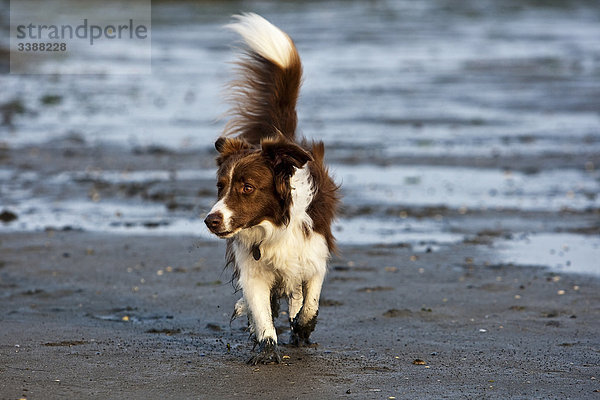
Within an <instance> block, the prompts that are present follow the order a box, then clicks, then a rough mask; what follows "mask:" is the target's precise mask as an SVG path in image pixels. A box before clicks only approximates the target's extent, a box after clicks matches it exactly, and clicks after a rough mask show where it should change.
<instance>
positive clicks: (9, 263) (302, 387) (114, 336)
mask: <svg viewBox="0 0 600 400" xmlns="http://www.w3.org/2000/svg"><path fill="white" fill-rule="evenodd" d="M0 240H1V247H0V249H1V250H2V257H1V260H0V277H1V280H0V285H1V286H2V299H1V301H0V304H1V310H2V311H1V315H0V319H1V324H2V329H1V330H0V343H1V345H0V365H1V366H0V372H1V374H2V377H3V378H2V380H1V383H0V393H1V397H2V398H5V399H17V398H25V397H26V398H30V399H36V398H40V399H41V398H46V399H49V398H65V397H66V398H122V397H126V398H140V399H141V398H258V397H265V396H266V397H270V398H306V399H309V398H315V394H316V393H318V396H319V397H322V398H356V399H364V398H372V399H382V398H383V399H387V398H390V397H396V398H509V397H510V398H528V399H530V398H561V399H562V398H571V399H586V398H590V399H593V398H597V396H598V393H597V392H598V390H600V384H599V383H598V380H597V379H598V378H599V376H598V375H599V374H598V372H599V369H598V365H599V363H600V343H599V341H598V332H599V331H600V308H599V307H598V304H600V282H599V281H598V279H592V278H589V277H585V276H577V275H568V274H557V273H551V272H549V271H547V270H545V269H542V268H531V267H517V266H511V265H501V264H499V265H488V264H487V263H486V257H487V256H488V254H487V252H486V250H485V249H482V248H480V246H473V245H468V244H461V245H456V246H452V247H449V248H447V249H445V250H443V251H439V252H433V253H415V252H414V251H412V250H411V249H410V248H407V247H404V248H403V247H388V246H375V247H360V246H357V247H347V246H344V247H342V249H341V250H342V256H341V257H336V258H335V259H334V260H333V261H332V263H331V268H330V273H329V275H328V277H327V280H326V284H325V287H324V290H323V299H322V302H321V303H322V304H321V311H320V314H319V323H318V325H317V329H316V331H315V333H314V340H315V341H316V342H318V346H316V347H314V348H293V347H286V346H285V345H284V347H283V348H282V351H283V354H284V356H285V357H284V363H283V364H281V365H265V366H260V367H251V366H248V365H246V364H245V361H246V360H247V358H248V357H249V355H250V354H251V350H252V342H251V341H250V340H249V338H248V334H247V332H245V331H244V327H245V326H244V322H243V321H234V322H233V323H232V324H231V326H230V325H229V316H230V314H231V310H232V307H233V304H234V302H235V300H236V299H237V294H235V293H234V290H233V288H232V286H231V285H230V284H229V283H228V280H229V273H228V271H222V265H223V260H222V253H223V251H224V248H223V246H222V245H220V244H215V243H214V242H202V241H198V240H197V239H196V238H193V237H172V236H167V237H165V236H143V237H132V236H119V235H102V234H91V233H83V232H55V231H48V232H40V233H23V234H11V235H7V234H2V235H1V237H0ZM283 310H285V305H284V307H283ZM278 321H279V322H278V324H277V326H278V329H280V331H281V333H280V335H279V338H280V341H281V342H283V343H285V342H286V341H287V335H288V327H287V326H286V322H285V321H286V318H285V315H282V316H281V317H280V318H279V320H278Z"/></svg>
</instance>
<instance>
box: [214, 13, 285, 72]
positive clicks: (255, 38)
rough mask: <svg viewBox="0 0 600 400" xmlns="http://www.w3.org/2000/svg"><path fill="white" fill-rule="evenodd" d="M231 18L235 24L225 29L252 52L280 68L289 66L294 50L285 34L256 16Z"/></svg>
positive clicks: (251, 14)
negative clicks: (243, 42)
mask: <svg viewBox="0 0 600 400" xmlns="http://www.w3.org/2000/svg"><path fill="white" fill-rule="evenodd" d="M233 18H235V19H236V20H237V22H234V23H232V24H229V25H226V26H225V27H226V28H228V29H231V30H232V31H235V32H237V33H238V34H239V35H240V36H242V38H243V39H244V41H245V42H246V44H247V45H248V46H249V47H250V49H252V51H255V52H256V53H258V54H260V55H261V56H262V57H264V58H266V59H267V60H269V61H272V62H274V63H275V64H277V65H279V66H280V67H282V68H286V67H287V66H288V65H289V64H290V60H291V57H292V54H293V53H294V51H295V50H294V44H293V42H292V39H290V37H289V36H288V35H287V34H286V33H285V32H283V31H282V30H281V29H279V28H278V27H276V26H275V25H273V24H271V23H270V22H269V21H267V20H266V19H264V18H263V17H261V16H260V15H258V14H254V13H245V14H241V15H234V16H233Z"/></svg>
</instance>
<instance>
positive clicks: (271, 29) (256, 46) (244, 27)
mask: <svg viewBox="0 0 600 400" xmlns="http://www.w3.org/2000/svg"><path fill="white" fill-rule="evenodd" d="M234 18H235V20H236V21H235V22H234V23H232V24H229V25H227V26H226V28H229V29H231V30H233V31H235V32H237V33H238V34H239V35H240V36H241V37H242V39H243V41H244V43H245V44H246V52H245V54H244V55H243V56H242V57H241V58H240V60H239V61H238V62H237V63H236V64H237V66H238V69H237V72H238V77H237V79H236V80H234V81H233V82H231V83H230V85H229V93H228V94H229V101H230V102H231V103H232V108H231V110H230V111H229V115H231V116H232V118H231V120H230V121H229V122H228V123H227V125H226V126H225V135H239V136H241V137H242V138H244V139H245V140H247V141H248V142H249V143H251V144H254V145H258V144H259V143H260V140H261V139H263V138H266V137H275V136H278V135H279V134H283V135H284V136H285V137H287V138H288V139H290V140H295V133H296V124H297V117H296V101H297V99H298V92H299V90H300V84H301V80H302V64H301V63H300V57H299V55H298V51H297V50H296V46H294V42H293V41H292V39H291V38H290V37H289V36H288V35H287V34H286V33H285V32H283V31H282V30H280V29H279V28H277V27H276V26H274V25H272V24H271V23H270V22H269V21H267V20H266V19H264V18H263V17H261V16H260V15H257V14H253V13H248V14H243V15H236V16H234Z"/></svg>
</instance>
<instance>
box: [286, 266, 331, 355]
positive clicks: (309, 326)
mask: <svg viewBox="0 0 600 400" xmlns="http://www.w3.org/2000/svg"><path fill="white" fill-rule="evenodd" d="M324 279H325V273H322V274H321V273H319V274H316V275H314V276H313V277H312V278H311V279H309V280H308V281H307V282H306V283H305V294H304V304H303V305H302V308H301V309H300V311H299V312H298V314H297V315H296V317H295V318H294V320H293V321H292V340H291V342H292V343H293V344H296V345H302V344H306V345H309V344H310V341H309V337H310V334H311V333H312V331H314V330H315V326H316V325H317V315H318V314H319V298H320V297H321V287H322V286H323V280H324Z"/></svg>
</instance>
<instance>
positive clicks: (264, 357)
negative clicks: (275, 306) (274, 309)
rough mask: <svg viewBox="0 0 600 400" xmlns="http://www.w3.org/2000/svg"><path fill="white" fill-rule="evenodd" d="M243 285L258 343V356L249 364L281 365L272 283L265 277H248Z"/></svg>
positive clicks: (251, 359) (249, 361)
mask: <svg viewBox="0 0 600 400" xmlns="http://www.w3.org/2000/svg"><path fill="white" fill-rule="evenodd" d="M246 278H247V279H245V280H244V282H243V284H242V290H243V291H244V298H245V299H246V302H247V303H248V309H249V311H250V315H251V316H252V322H253V324H254V334H255V335H256V341H257V342H258V354H256V355H254V356H253V357H252V358H250V360H248V363H249V364H252V365H256V364H269V363H280V362H281V356H280V355H279V351H278V349H277V333H276V331H275V326H274V325H273V316H272V314H271V286H272V284H271V282H269V280H266V279H265V277H263V276H256V275H252V276H247V277H246Z"/></svg>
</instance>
